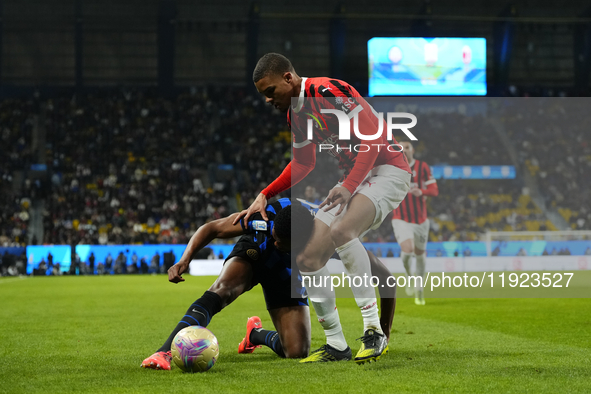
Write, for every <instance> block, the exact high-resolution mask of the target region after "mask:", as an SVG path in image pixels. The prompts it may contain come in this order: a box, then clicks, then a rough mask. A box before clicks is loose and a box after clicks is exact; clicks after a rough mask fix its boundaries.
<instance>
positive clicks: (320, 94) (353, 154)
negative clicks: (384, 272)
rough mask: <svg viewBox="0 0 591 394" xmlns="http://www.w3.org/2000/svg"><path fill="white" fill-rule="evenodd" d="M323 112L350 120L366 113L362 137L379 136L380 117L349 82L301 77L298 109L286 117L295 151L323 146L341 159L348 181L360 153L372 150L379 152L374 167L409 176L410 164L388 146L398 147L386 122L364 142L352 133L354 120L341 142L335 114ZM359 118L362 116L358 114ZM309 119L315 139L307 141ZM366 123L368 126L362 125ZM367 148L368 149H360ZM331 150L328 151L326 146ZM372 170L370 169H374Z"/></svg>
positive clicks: (361, 125) (294, 109)
mask: <svg viewBox="0 0 591 394" xmlns="http://www.w3.org/2000/svg"><path fill="white" fill-rule="evenodd" d="M321 109H337V110H340V111H342V112H344V113H346V114H347V115H348V116H349V118H350V119H351V118H352V117H353V115H355V114H359V113H360V112H362V111H367V112H365V114H367V116H364V117H363V119H365V120H359V131H360V132H361V133H362V134H366V133H367V134H368V135H373V134H376V132H377V130H378V127H379V121H380V118H378V116H377V112H376V111H375V110H374V109H373V108H372V107H371V105H370V104H369V103H368V102H367V101H366V100H365V99H364V98H363V97H362V96H361V95H360V94H359V92H357V90H356V89H355V88H354V87H352V86H351V85H349V84H348V83H346V82H344V81H341V80H338V79H333V78H325V77H321V78H302V89H301V91H300V96H299V98H298V103H297V106H296V107H295V108H293V107H291V108H290V110H289V112H288V114H287V122H288V125H289V128H290V130H291V132H292V134H293V147H294V149H297V148H303V147H304V146H306V145H308V144H310V143H313V144H315V145H317V146H321V145H322V147H324V149H322V150H324V151H326V152H328V153H329V154H331V155H332V156H334V157H335V158H337V159H338V161H339V168H341V169H342V170H344V172H345V174H344V177H343V179H344V178H346V177H347V176H348V174H349V172H350V171H351V169H352V168H353V166H354V165H355V161H356V159H357V156H358V153H359V152H358V151H357V150H365V149H370V150H372V151H377V152H378V153H377V156H376V159H375V162H374V163H373V165H372V167H371V168H374V167H376V166H379V165H383V164H389V165H393V166H396V167H399V168H401V169H403V170H405V171H407V172H409V173H410V167H409V165H408V161H407V160H406V157H405V156H404V154H403V153H402V152H397V151H395V150H398V148H391V147H389V145H390V144H397V142H396V140H392V141H388V140H387V133H386V130H387V128H386V122H385V121H384V120H382V122H383V128H382V135H381V136H380V137H379V138H377V139H374V140H365V139H364V140H361V139H360V138H359V137H357V135H355V133H354V132H353V121H351V139H350V140H340V139H339V125H338V121H337V117H336V116H334V115H328V114H322V113H321ZM358 116H359V115H358ZM308 119H312V120H313V122H312V124H313V134H312V136H313V138H312V139H311V140H309V139H308V134H307V123H308ZM362 122H365V123H362ZM361 144H362V145H365V146H361ZM331 145H332V146H333V147H332V148H326V147H327V146H331ZM371 168H370V169H371Z"/></svg>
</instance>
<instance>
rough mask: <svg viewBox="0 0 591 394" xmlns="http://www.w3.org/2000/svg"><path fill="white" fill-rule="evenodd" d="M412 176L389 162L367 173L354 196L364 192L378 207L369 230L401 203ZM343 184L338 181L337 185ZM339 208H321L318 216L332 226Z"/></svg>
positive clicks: (376, 226) (373, 228)
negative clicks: (324, 209)
mask: <svg viewBox="0 0 591 394" xmlns="http://www.w3.org/2000/svg"><path fill="white" fill-rule="evenodd" d="M410 178H411V175H410V174H409V173H408V172H406V171H404V170H402V169H400V168H398V167H395V166H391V165H388V164H384V165H381V166H377V167H374V168H372V170H371V171H370V172H369V173H368V174H367V176H366V177H365V179H364V180H363V182H361V184H360V185H359V186H358V187H357V189H356V190H355V193H353V196H354V195H355V194H363V195H364V196H366V197H367V198H369V199H370V200H371V202H373V205H374V206H375V208H376V214H375V217H374V220H373V223H372V225H371V227H370V228H369V229H368V230H375V229H376V228H378V227H380V224H382V222H383V221H384V219H385V218H386V216H388V214H389V213H390V212H392V211H393V210H394V209H396V208H397V207H398V205H400V203H401V202H402V200H404V197H406V193H408V190H409V189H410ZM341 184H342V183H337V184H336V186H340V185H341ZM336 186H335V187H336ZM338 210H339V205H337V206H336V207H335V208H333V209H331V210H330V211H328V212H324V211H323V210H322V209H319V210H318V212H317V213H316V218H317V219H318V220H320V221H321V222H323V223H325V224H326V225H327V226H328V227H330V225H331V224H332V222H333V220H334V219H335V213H337V211H338ZM346 210H347V208H345V209H344V210H343V212H341V215H343V214H344V213H345V212H346Z"/></svg>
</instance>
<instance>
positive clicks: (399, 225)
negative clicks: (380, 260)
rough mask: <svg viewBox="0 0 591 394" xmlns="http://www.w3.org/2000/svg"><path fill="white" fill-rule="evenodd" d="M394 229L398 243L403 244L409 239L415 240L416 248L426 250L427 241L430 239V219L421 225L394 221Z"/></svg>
mask: <svg viewBox="0 0 591 394" xmlns="http://www.w3.org/2000/svg"><path fill="white" fill-rule="evenodd" d="M392 228H393V229H394V236H396V242H398V243H399V244H401V243H402V242H404V241H406V240H407V239H414V243H415V248H417V249H420V250H426V248H427V241H428V239H429V219H427V220H425V221H424V222H423V223H421V224H415V223H408V222H405V221H404V220H400V219H394V220H392Z"/></svg>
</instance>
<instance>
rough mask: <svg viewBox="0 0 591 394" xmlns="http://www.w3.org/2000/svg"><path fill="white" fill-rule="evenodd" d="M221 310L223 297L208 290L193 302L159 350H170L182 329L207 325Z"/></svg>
mask: <svg viewBox="0 0 591 394" xmlns="http://www.w3.org/2000/svg"><path fill="white" fill-rule="evenodd" d="M221 310H222V298H221V297H220V296H219V295H217V294H216V293H214V292H211V291H206V292H205V293H203V295H202V296H201V298H199V299H198V300H197V301H195V302H194V303H192V304H191V306H190V307H189V309H188V310H187V313H186V314H185V316H183V318H182V319H181V321H180V322H179V324H177V326H176V327H175V329H174V330H172V332H171V333H170V336H169V337H168V339H167V340H166V342H164V345H162V346H161V347H160V349H158V350H157V351H158V352H168V351H169V350H170V346H171V345H172V341H173V340H174V337H175V336H176V334H177V333H178V332H179V331H180V330H182V329H183V328H186V327H189V326H201V327H207V325H208V324H209V322H210V321H211V318H212V317H213V315H215V314H216V313H218V312H219V311H221Z"/></svg>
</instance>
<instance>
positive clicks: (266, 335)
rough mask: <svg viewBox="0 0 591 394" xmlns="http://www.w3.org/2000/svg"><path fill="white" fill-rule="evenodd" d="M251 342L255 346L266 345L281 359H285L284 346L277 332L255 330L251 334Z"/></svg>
mask: <svg viewBox="0 0 591 394" xmlns="http://www.w3.org/2000/svg"><path fill="white" fill-rule="evenodd" d="M250 342H251V343H252V344H254V345H265V346H267V347H269V348H271V350H273V351H274V352H275V353H277V355H278V356H279V357H281V358H285V353H283V345H281V340H280V339H279V333H278V332H277V331H268V330H263V329H262V328H259V329H256V328H255V329H254V330H252V331H251V332H250Z"/></svg>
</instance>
